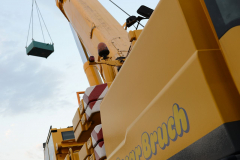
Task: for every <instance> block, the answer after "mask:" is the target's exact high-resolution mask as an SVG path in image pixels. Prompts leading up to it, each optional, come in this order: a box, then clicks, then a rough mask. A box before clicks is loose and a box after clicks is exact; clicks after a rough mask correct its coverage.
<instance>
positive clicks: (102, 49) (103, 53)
mask: <svg viewBox="0 0 240 160" xmlns="http://www.w3.org/2000/svg"><path fill="white" fill-rule="evenodd" d="M98 55H99V56H100V57H103V59H107V56H108V55H109V50H108V47H107V45H106V44H105V43H103V42H101V43H99V44H98Z"/></svg>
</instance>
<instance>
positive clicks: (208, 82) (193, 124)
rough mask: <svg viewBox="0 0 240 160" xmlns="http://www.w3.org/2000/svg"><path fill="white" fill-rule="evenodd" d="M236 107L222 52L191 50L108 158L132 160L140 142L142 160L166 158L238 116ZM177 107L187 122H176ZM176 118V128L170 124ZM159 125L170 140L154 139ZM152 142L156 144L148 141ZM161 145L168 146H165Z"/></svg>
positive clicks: (239, 101)
mask: <svg viewBox="0 0 240 160" xmlns="http://www.w3.org/2000/svg"><path fill="white" fill-rule="evenodd" d="M226 86H227V87H226ZM239 105H240V98H239V96H238V92H237V90H236V88H235V85H234V83H233V81H232V79H231V76H230V74H229V72H228V70H227V67H226V64H225V63H224V59H223V57H222V54H221V52H220V50H215V51H213V50H212V51H199V52H195V53H194V54H193V55H192V57H191V58H190V59H189V60H188V61H187V62H186V63H185V65H184V66H183V67H181V69H180V70H179V71H178V73H177V74H176V75H175V76H174V77H173V78H172V79H171V80H170V81H169V82H168V84H167V85H166V86H165V87H164V88H163V89H162V90H161V91H160V92H159V93H158V94H157V95H156V97H155V98H154V99H153V100H152V101H151V103H150V104H149V105H148V106H147V107H146V108H145V109H144V111H143V112H142V113H141V114H140V115H139V116H138V117H137V118H136V119H135V120H134V122H133V123H132V124H131V125H130V126H129V127H128V128H127V130H126V137H125V138H124V140H123V141H122V142H121V144H120V145H119V146H118V148H117V149H116V150H115V151H114V152H112V153H111V154H110V155H108V159H109V160H116V159H117V158H120V159H123V158H124V157H126V156H128V157H129V158H130V156H131V152H132V151H134V153H135V154H134V155H135V156H136V155H138V153H139V151H138V150H137V149H138V146H140V147H141V152H142V157H144V158H146V159H148V158H150V157H151V156H152V159H158V160H165V159H168V158H170V157H171V156H173V155H175V154H176V153H178V152H179V151H181V150H183V149H184V148H186V147H187V146H189V145H190V144H192V143H193V142H195V141H197V140H198V139H200V138H201V137H203V136H204V135H206V134H208V133H209V132H211V131H212V130H213V129H215V128H217V127H218V126H220V125H222V124H223V123H226V122H232V121H237V120H239V119H240V111H239ZM226 106H228V107H226ZM176 109H177V110H176ZM178 109H179V110H181V109H183V110H185V111H186V115H187V116H186V117H187V119H188V124H187V123H186V122H185V121H184V120H185V119H184V118H183V119H182V121H181V122H179V119H180V118H181V117H180V114H181V113H178ZM181 116H182V115H181ZM182 117H184V116H182ZM174 121H175V125H176V129H171V128H169V126H170V125H171V124H173V123H174ZM180 124H181V125H182V127H181V125H180ZM164 126H167V127H166V128H165V127H164ZM159 127H161V129H162V132H163V135H164V133H165V131H164V129H165V130H166V135H168V136H169V137H170V139H168V136H164V137H167V138H165V139H163V140H161V139H154V135H155V138H159V137H161V136H160V135H161V130H159ZM181 128H182V131H181ZM156 134H157V135H156ZM180 135H182V136H181V137H180ZM171 137H172V139H174V140H171ZM157 141H158V142H157ZM154 142H156V143H155V144H156V146H155V145H149V144H151V143H154ZM164 144H165V145H166V144H168V146H165V148H164ZM146 147H148V149H150V150H148V151H150V152H148V151H147V150H146V149H145V148H146ZM153 153H155V154H156V155H154V154H153ZM136 158H137V157H136Z"/></svg>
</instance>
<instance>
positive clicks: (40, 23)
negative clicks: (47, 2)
mask: <svg viewBox="0 0 240 160" xmlns="http://www.w3.org/2000/svg"><path fill="white" fill-rule="evenodd" d="M35 3H36V1H35ZM36 9H37V5H36ZM37 14H38V19H39V23H40V27H41V30H42V35H43V41H44V43H45V37H44V34H43V29H42V23H41V20H40V16H39V11H38V9H37Z"/></svg>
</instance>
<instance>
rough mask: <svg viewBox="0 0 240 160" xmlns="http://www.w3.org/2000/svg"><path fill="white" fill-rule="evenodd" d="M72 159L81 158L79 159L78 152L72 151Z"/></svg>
mask: <svg viewBox="0 0 240 160" xmlns="http://www.w3.org/2000/svg"><path fill="white" fill-rule="evenodd" d="M72 160H81V159H79V156H78V152H76V153H73V159H72Z"/></svg>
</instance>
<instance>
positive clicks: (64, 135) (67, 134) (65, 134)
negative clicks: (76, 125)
mask: <svg viewBox="0 0 240 160" xmlns="http://www.w3.org/2000/svg"><path fill="white" fill-rule="evenodd" d="M62 139H63V140H69V139H75V136H74V132H73V131H67V132H62Z"/></svg>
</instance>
